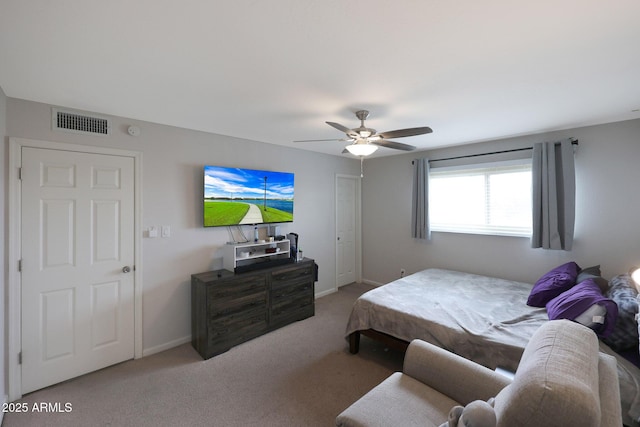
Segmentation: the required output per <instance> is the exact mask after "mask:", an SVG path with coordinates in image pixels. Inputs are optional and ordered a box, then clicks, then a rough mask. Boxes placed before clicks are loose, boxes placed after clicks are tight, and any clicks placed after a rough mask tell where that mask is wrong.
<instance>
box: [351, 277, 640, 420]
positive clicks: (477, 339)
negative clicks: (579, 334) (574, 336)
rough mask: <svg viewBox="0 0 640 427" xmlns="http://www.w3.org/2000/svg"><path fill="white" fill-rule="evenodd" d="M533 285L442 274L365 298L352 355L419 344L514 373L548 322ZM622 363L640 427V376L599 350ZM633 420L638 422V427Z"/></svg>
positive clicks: (625, 393)
mask: <svg viewBox="0 0 640 427" xmlns="http://www.w3.org/2000/svg"><path fill="white" fill-rule="evenodd" d="M531 289H532V285H531V284H528V283H522V282H516V281H510V280H504V279H498V278H492V277H487V276H480V275H475V274H469V273H462V272H457V271H450V270H442V269H427V270H424V271H420V272H418V273H415V274H412V275H410V276H407V277H404V278H401V279H399V280H396V281H394V282H391V283H389V284H387V285H384V286H380V287H378V288H375V289H373V290H371V291H369V292H367V293H365V294H363V295H362V296H360V297H359V298H358V299H357V300H356V302H355V303H354V305H353V309H352V311H351V315H350V317H349V320H348V322H347V328H346V336H347V339H348V340H349V346H350V351H351V352H352V353H357V352H358V347H359V340H360V335H366V336H369V337H371V338H374V339H379V340H382V341H385V342H386V343H387V344H388V345H393V346H396V347H400V348H404V347H406V345H408V343H409V342H410V341H411V340H412V339H414V338H420V339H422V340H424V341H427V342H430V343H432V344H435V345H437V346H439V347H442V348H445V349H447V350H449V351H452V352H454V353H457V354H459V355H461V356H463V357H465V358H467V359H470V360H473V361H475V362H477V363H480V364H482V365H484V366H487V367H489V368H491V369H496V368H503V369H507V370H510V371H515V369H516V367H517V365H518V363H519V361H520V357H521V356H522V352H523V350H524V347H525V345H526V343H527V342H528V340H529V338H530V337H531V336H532V335H533V333H534V332H535V331H536V330H537V329H538V328H539V327H540V326H541V325H542V324H543V323H544V322H546V321H548V320H549V318H548V316H547V313H546V310H545V309H544V308H534V307H529V306H528V305H526V301H527V297H528V296H529V293H530V292H531ZM600 351H602V352H604V353H607V354H611V355H612V356H614V357H616V359H617V361H618V375H619V379H620V394H621V400H622V402H621V404H622V413H623V417H624V419H625V424H627V425H639V424H637V420H639V419H640V368H638V367H637V366H634V365H633V364H632V363H631V362H629V361H628V360H626V359H625V358H623V357H622V356H620V355H618V354H617V353H615V352H614V351H613V350H611V348H610V347H608V346H607V345H606V344H604V343H602V342H600ZM632 420H636V421H635V423H634V422H633V421H632Z"/></svg>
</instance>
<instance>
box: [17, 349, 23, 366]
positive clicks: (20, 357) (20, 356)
mask: <svg viewBox="0 0 640 427" xmlns="http://www.w3.org/2000/svg"><path fill="white" fill-rule="evenodd" d="M18 365H22V352H20V353H18Z"/></svg>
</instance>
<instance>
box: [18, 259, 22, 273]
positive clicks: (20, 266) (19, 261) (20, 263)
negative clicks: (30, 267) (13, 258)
mask: <svg viewBox="0 0 640 427" xmlns="http://www.w3.org/2000/svg"><path fill="white" fill-rule="evenodd" d="M18 271H19V272H20V273H22V260H21V259H19V260H18Z"/></svg>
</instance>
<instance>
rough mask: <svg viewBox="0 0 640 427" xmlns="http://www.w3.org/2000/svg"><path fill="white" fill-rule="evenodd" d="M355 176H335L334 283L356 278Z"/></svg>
mask: <svg viewBox="0 0 640 427" xmlns="http://www.w3.org/2000/svg"><path fill="white" fill-rule="evenodd" d="M359 183H360V181H359V180H358V178H356V177H345V176H338V177H336V256H337V259H336V285H337V286H338V287H340V286H343V285H347V284H349V283H353V282H355V281H356V280H357V277H358V275H357V267H358V256H357V254H358V252H357V251H358V244H357V239H358V234H359V233H358V232H357V230H358V229H357V227H358V226H359V225H358V224H359V218H358V212H359V210H358V197H359V191H358V187H359Z"/></svg>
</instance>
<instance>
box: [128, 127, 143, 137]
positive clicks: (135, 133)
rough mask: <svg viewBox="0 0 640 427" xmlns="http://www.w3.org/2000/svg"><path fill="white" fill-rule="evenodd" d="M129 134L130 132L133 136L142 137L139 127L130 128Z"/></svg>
mask: <svg viewBox="0 0 640 427" xmlns="http://www.w3.org/2000/svg"><path fill="white" fill-rule="evenodd" d="M127 132H129V135H131V136H138V135H140V128H139V127H138V126H129V127H128V128H127Z"/></svg>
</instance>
